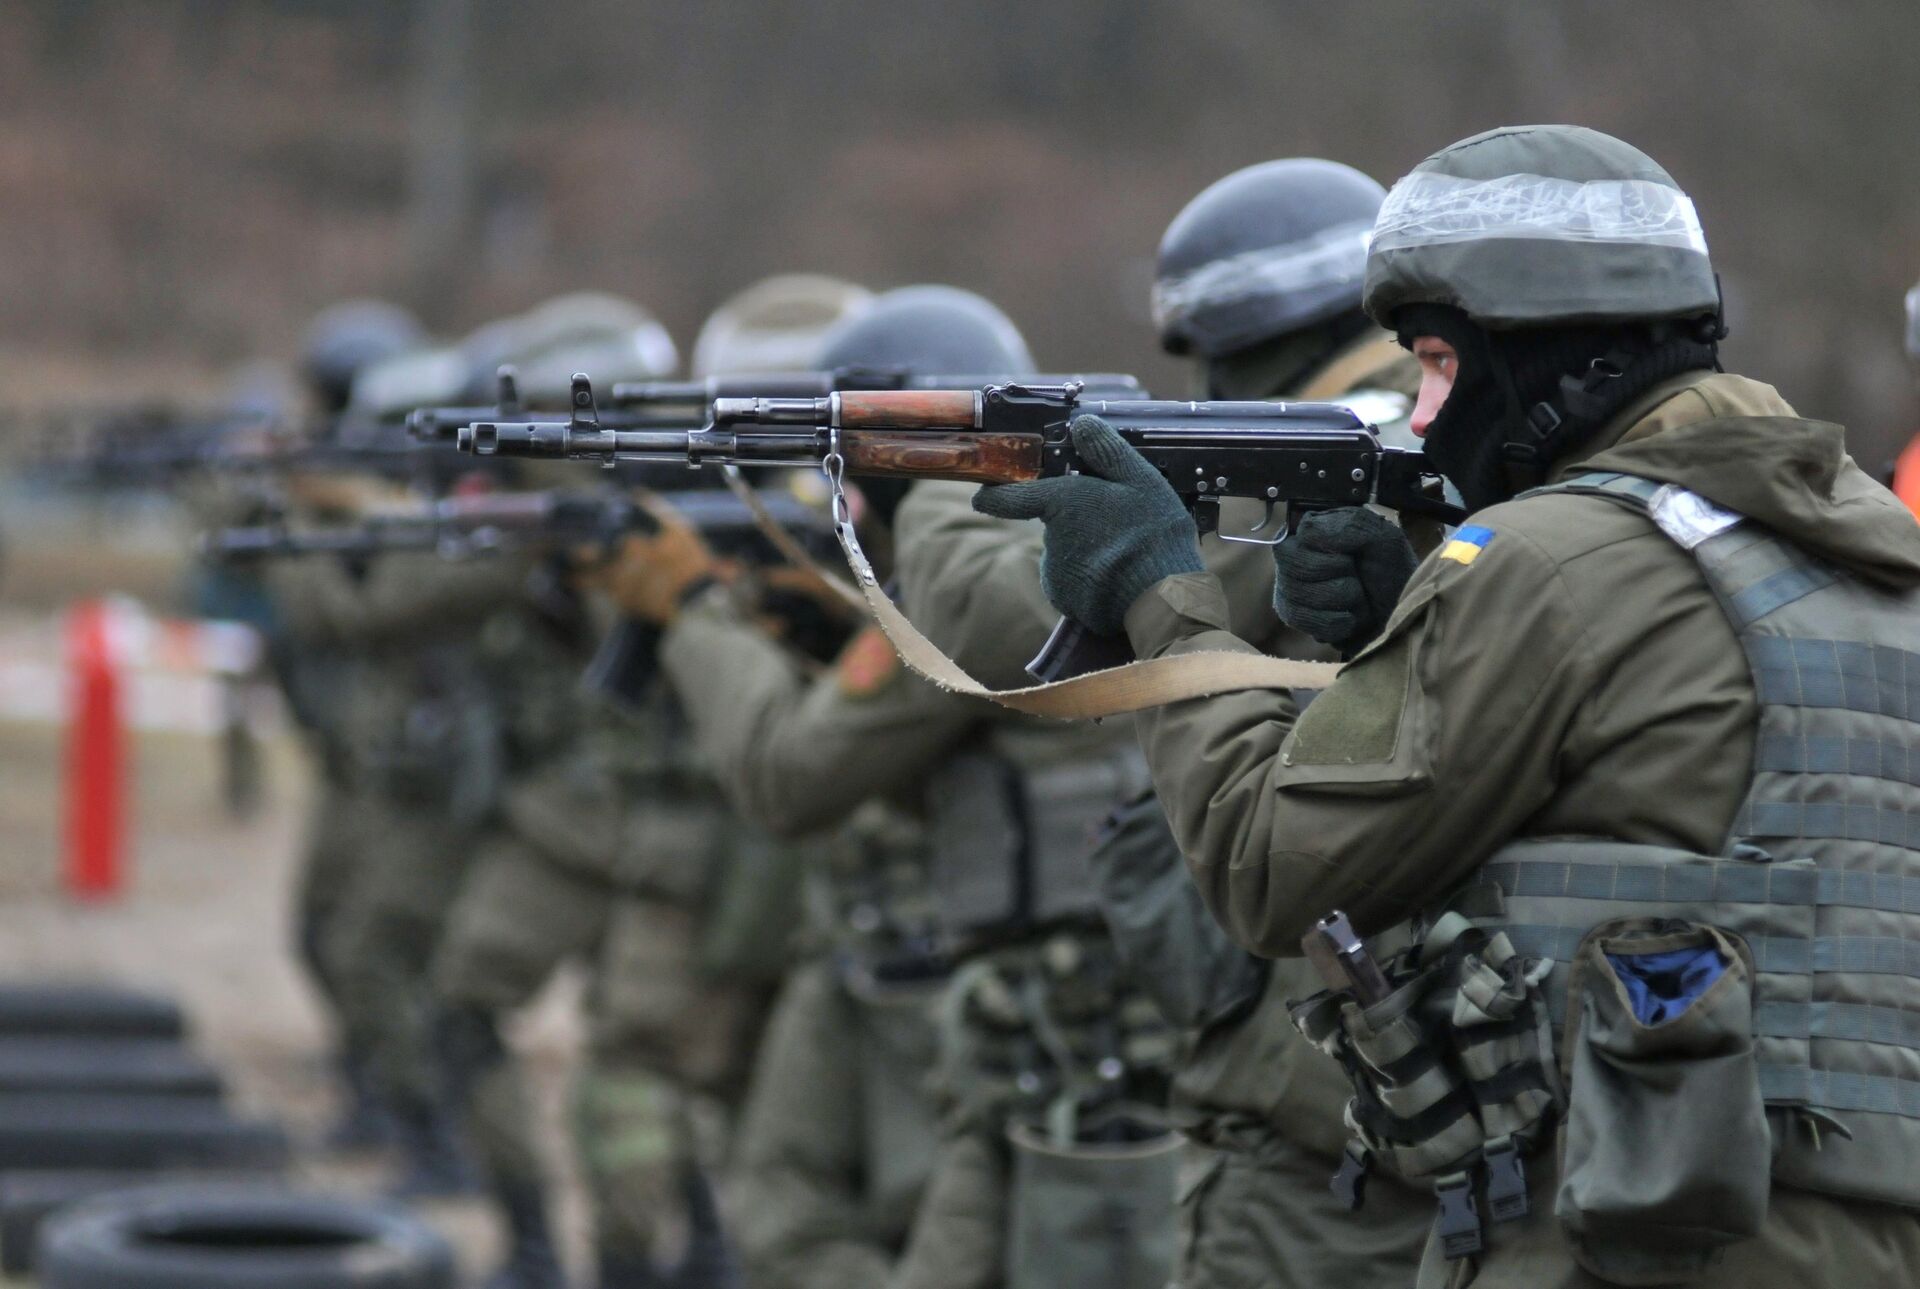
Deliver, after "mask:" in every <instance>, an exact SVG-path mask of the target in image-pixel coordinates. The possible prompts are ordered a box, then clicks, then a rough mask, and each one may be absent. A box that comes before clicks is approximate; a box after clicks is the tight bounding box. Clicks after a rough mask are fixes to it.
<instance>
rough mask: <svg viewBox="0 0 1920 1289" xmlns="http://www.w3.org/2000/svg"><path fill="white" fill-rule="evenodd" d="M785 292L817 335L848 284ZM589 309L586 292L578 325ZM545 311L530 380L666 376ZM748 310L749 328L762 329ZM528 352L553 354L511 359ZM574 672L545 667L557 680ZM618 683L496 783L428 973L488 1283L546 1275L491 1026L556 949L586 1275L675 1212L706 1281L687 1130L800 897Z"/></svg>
mask: <svg viewBox="0 0 1920 1289" xmlns="http://www.w3.org/2000/svg"><path fill="white" fill-rule="evenodd" d="M798 286H799V289H798V290H794V291H787V292H785V293H784V294H782V295H781V296H780V299H779V303H780V305H781V309H780V311H779V312H778V313H777V315H776V316H775V318H774V319H773V321H775V322H778V323H781V324H782V325H787V326H795V327H800V326H811V327H812V328H813V329H814V330H815V332H816V333H817V331H818V330H819V329H820V327H822V326H824V325H826V323H828V322H830V321H831V320H832V319H833V318H834V317H837V316H838V315H839V312H840V311H841V310H842V309H844V308H846V307H848V305H849V303H853V302H857V301H858V300H859V298H860V297H859V294H858V293H857V292H854V291H852V290H851V289H849V288H846V287H845V286H844V285H843V284H838V283H832V282H831V281H828V280H823V279H813V280H809V281H808V282H805V283H801V284H798ZM809 301H811V310H812V312H811V314H809V313H808V308H807V306H808V304H809ZM574 303H575V305H576V306H577V305H578V304H579V303H580V301H579V300H578V298H575V301H574ZM749 303H751V302H749ZM607 312H608V310H607V307H606V305H605V304H604V303H599V304H596V306H595V309H594V310H593V311H592V312H591V315H590V317H589V318H588V321H594V320H596V319H599V318H602V317H604V316H605V315H606V314H607ZM748 312H749V313H750V312H751V310H748ZM547 314H548V318H547V321H546V324H545V325H543V326H540V327H537V328H534V330H535V331H536V333H537V334H536V335H533V336H527V335H523V336H522V337H521V345H520V349H519V352H518V353H517V355H516V367H517V369H518V370H519V371H520V373H521V382H522V388H523V389H524V390H527V391H528V393H529V394H530V395H531V396H534V397H538V396H539V395H540V393H541V392H542V391H543V390H544V389H545V388H546V387H547V386H548V385H550V384H551V385H560V386H561V387H564V385H563V382H564V381H565V379H566V378H567V375H568V374H570V372H571V371H573V370H588V371H591V372H593V373H594V374H595V376H596V377H597V378H600V379H604V380H609V381H612V380H623V379H639V378H642V377H648V376H652V377H657V376H659V375H662V374H664V372H663V371H661V370H659V369H658V368H657V367H653V369H651V370H648V371H644V372H642V371H637V370H634V369H633V366H632V360H631V359H630V358H629V359H627V360H625V361H626V363H627V365H626V366H619V365H617V364H618V362H619V361H620V354H621V353H622V352H628V351H631V352H643V351H644V346H639V345H634V346H631V347H622V346H618V345H613V344H606V345H603V346H602V348H603V349H604V350H605V352H603V353H600V354H597V355H596V354H595V353H594V351H593V349H592V348H588V349H586V350H585V351H582V350H581V349H579V348H578V347H577V346H578V345H579V343H580V341H581V340H582V339H583V338H585V337H586V335H587V331H586V330H584V329H583V328H582V326H580V325H578V323H577V321H574V320H571V319H569V318H567V317H566V316H564V315H562V314H561V313H560V311H559V310H557V309H555V308H553V307H551V306H550V307H549V309H548V310H547ZM747 321H750V322H751V321H754V319H752V318H749V319H747ZM758 321H759V323H760V326H759V333H760V334H761V335H762V336H763V337H764V336H766V335H769V334H771V333H772V332H773V330H774V328H773V327H772V326H769V325H768V320H767V319H766V318H765V317H761V318H760V319H758ZM631 325H632V324H631V322H629V323H628V327H629V329H631ZM562 340H570V341H571V343H572V344H573V345H575V346H576V347H575V348H572V349H568V348H566V347H564V345H563V344H562V343H561V342H562ZM529 351H534V352H536V353H543V354H550V355H551V357H550V358H548V357H536V358H535V360H534V361H531V362H529V361H528V355H529ZM649 366H650V367H651V366H652V364H649ZM588 580H589V581H591V578H589V579H588ZM577 670H578V669H577V667H574V668H566V667H562V668H560V669H558V670H551V671H549V673H548V674H551V675H556V676H559V677H561V678H563V679H564V681H565V683H566V684H567V685H568V686H569V687H571V686H572V684H573V682H574V678H575V676H576V674H577ZM618 679H620V680H622V681H623V682H628V681H637V691H636V692H634V693H633V695H632V696H630V697H628V698H619V697H617V696H615V695H613V694H609V693H605V692H600V693H590V694H582V695H579V696H577V700H576V706H574V707H572V708H571V709H570V710H569V718H570V720H571V721H572V722H574V724H573V726H572V728H570V729H569V730H568V731H567V733H566V735H565V736H564V737H563V738H562V739H560V740H559V742H558V743H557V744H556V745H555V747H554V749H553V750H552V752H550V753H549V754H548V755H546V756H544V757H542V758H540V760H539V762H538V764H537V765H536V764H533V763H531V762H530V763H529V766H528V770H529V772H528V773H526V774H522V775H518V776H516V777H515V778H514V779H513V781H512V782H510V783H509V784H508V786H507V788H506V790H505V792H504V793H503V796H502V802H501V810H500V814H499V820H498V823H497V824H496V826H494V827H492V828H489V829H488V830H487V832H486V834H485V835H484V836H483V837H482V838H481V840H480V842H479V845H478V847H477V849H476V852H475V854H474V857H473V859H472V861H471V867H470V868H469V870H468V872H467V873H466V875H465V877H464V879H463V881H462V883H461V885H460V889H459V893H458V895H457V897H455V898H454V900H453V904H452V908H451V910H450V912H449V914H448V918H447V926H446V930H445V932H444V934H443V935H442V937H441V939H440V942H439V944H438V946H437V948H436V951H435V954H434V959H433V963H432V968H431V972H432V985H433V993H434V996H435V999H436V1001H437V1003H438V1005H439V1009H440V1012H439V1017H438V1022H437V1026H436V1029H437V1041H438V1047H437V1050H438V1054H439V1057H440V1060H441V1064H442V1068H443V1070H444V1073H445V1075H446V1077H447V1079H448V1081H449V1085H450V1087H451V1088H452V1089H453V1096H454V1100H455V1103H456V1104H457V1105H459V1106H460V1107H461V1108H462V1110H463V1111H464V1113H465V1116H466V1117H467V1119H468V1121H469V1122H470V1124H471V1125H472V1130H473V1133H474V1137H475V1140H476V1143H477V1144H478V1145H479V1147H480V1150H481V1154H482V1156H483V1162H484V1163H485V1164H486V1166H487V1170H488V1173H489V1175H490V1177H491V1178H492V1181H493V1184H494V1186H495V1188H496V1191H497V1192H498V1193H499V1194H500V1196H501V1198H502V1201H503V1203H504V1205H505V1207H506V1211H507V1213H508V1216H509V1219H510V1221H511V1223H512V1224H513V1227H514V1229H515V1231H516V1233H517V1236H518V1238H517V1239H516V1242H515V1250H514V1253H513V1254H512V1255H511V1256H510V1260H509V1266H508V1269H507V1273H506V1276H505V1277H503V1281H502V1283H513V1284H534V1283H545V1282H547V1281H548V1280H550V1279H552V1278H553V1277H555V1276H556V1275H557V1271H556V1270H555V1269H554V1268H553V1267H552V1266H550V1265H547V1264H546V1263H545V1262H544V1261H543V1260H544V1259H547V1258H549V1257H550V1253H551V1248H550V1241H548V1240H547V1239H546V1237H545V1216H544V1214H545V1208H546V1204H545V1194H546V1189H547V1188H546V1186H545V1184H544V1176H543V1174H544V1170H543V1169H542V1168H541V1166H540V1163H539V1161H538V1160H537V1159H536V1158H534V1157H533V1156H532V1155H531V1154H530V1153H529V1152H528V1142H527V1140H526V1138H525V1136H524V1133H523V1132H521V1131H520V1125H521V1124H522V1123H523V1122H524V1120H525V1116H526V1114H527V1109H526V1096H525V1092H524V1090H523V1089H522V1087H521V1086H520V1085H521V1078H520V1072H519V1068H518V1065H517V1063H515V1062H513V1061H512V1060H510V1059H508V1055H507V1052H506V1049H505V1047H504V1045H503V1044H502V1042H501V1040H500V1035H499V1024H500V1021H501V1019H502V1018H503V1017H505V1016H507V1015H509V1014H511V1013H512V1012H513V1011H515V1010H517V1009H518V1008H520V1007H521V1006H523V1005H524V1004H525V1003H526V1002H527V1001H528V1000H529V999H531V998H532V997H533V995H534V994H535V993H536V992H537V991H538V990H539V989H540V987H541V986H542V985H543V984H545V983H546V981H547V980H548V979H549V978H550V977H551V976H552V974H553V972H554V971H555V969H556V968H557V967H558V966H560V965H561V964H562V963H563V962H566V961H569V960H573V961H577V962H580V963H582V964H583V965H585V967H586V968H587V970H588V974H589V981H588V993H587V998H586V1012H587V1021H588V1051H587V1053H586V1057H585V1060H584V1062H583V1065H582V1068H581V1070H580V1071H579V1074H578V1077H577V1079H576V1083H575V1088H574V1121H575V1125H576V1129H577V1131H576V1134H575V1137H576V1141H577V1144H578V1147H579V1155H580V1161H581V1164H582V1171H583V1173H584V1175H585V1178H586V1181H587V1183H588V1189H589V1192H590V1194H591V1196H592V1198H593V1207H594V1233H595V1248H596V1258H597V1262H598V1272H599V1283H600V1284H601V1285H602V1286H603V1289H626V1287H627V1286H633V1287H635V1289H638V1287H640V1286H645V1285H650V1284H653V1283H655V1282H656V1281H657V1280H658V1279H659V1278H660V1277H661V1276H663V1275H664V1274H666V1273H665V1272H664V1271H663V1270H661V1269H660V1268H658V1267H657V1266H656V1255H657V1250H658V1246H659V1244H660V1240H659V1234H660V1232H661V1231H662V1230H663V1229H671V1228H673V1227H674V1226H676V1225H684V1226H686V1227H687V1229H688V1247H687V1250H686V1253H685V1255H684V1257H683V1258H682V1260H681V1263H680V1265H679V1266H678V1268H677V1269H675V1271H674V1273H673V1277H674V1281H675V1283H677V1284H682V1285H686V1286H689V1287H690V1289H691V1287H692V1286H698V1285H705V1284H713V1283H722V1282H724V1279H725V1276H726V1274H727V1272H726V1268H725V1265H724V1254H723V1250H722V1248H721V1243H720V1236H719V1231H718V1226H717V1220H716V1215H715V1213H714V1212H713V1201H712V1198H711V1195H710V1193H709V1188H708V1184H707V1182H706V1179H705V1176H704V1173H703V1169H702V1159H701V1154H702V1152H701V1151H700V1150H699V1149H698V1147H699V1145H700V1143H699V1142H697V1141H696V1136H697V1135H698V1134H697V1133H696V1131H695V1129H696V1127H697V1126H700V1125H702V1124H704V1123H707V1122H712V1121H719V1122H721V1123H724V1121H725V1119H726V1118H727V1117H728V1116H729V1115H730V1114H731V1111H732V1108H733V1107H734V1106H735V1105H736V1104H737V1103H738V1100H739V1097H740V1095H741V1091H742V1088H743V1086H744V1082H745V1075H746V1071H747V1068H748V1062H749V1061H750V1059H751V1054H752V1052H753V1050H754V1046H755V1042H756V1039H757V1036H758V1034H759V1031H760V1028H761V1024H762V1021H763V1019H764V1015H765V1009H766V1004H767V993H768V989H769V986H770V984H771V982H772V981H773V980H775V979H777V976H778V973H779V971H780V969H781V967H782V966H783V965H784V962H785V953H784V947H785V941H786V938H787V936H788V934H789V932H790V930H791V927H792V924H793V920H794V915H795V913H796V912H797V907H798V906H797V902H796V899H795V895H794V890H795V887H794V879H793V876H792V874H793V873H794V872H795V871H797V870H796V867H795V861H794V857H793V856H792V855H791V854H789V853H787V851H786V850H785V849H783V848H777V847H773V846H772V845H770V844H769V843H768V842H767V841H766V839H765V838H763V837H760V836H758V835H756V834H753V833H752V832H751V831H750V830H748V829H746V828H744V827H742V826H741V825H740V824H738V823H737V822H736V821H734V820H732V819H731V818H730V817H729V813H728V812H727V810H726V808H725V805H724V802H723V801H722V799H721V798H720V796H719V794H718V792H717V790H716V789H715V787H714V785H713V782H712V780H711V778H710V777H709V776H708V775H707V774H706V772H705V771H704V770H703V768H702V767H701V766H700V765H699V764H698V762H697V761H696V759H695V758H694V756H693V755H692V747H691V744H690V742H689V740H688V738H687V737H686V733H685V724H684V719H683V718H682V717H681V715H680V713H679V711H678V709H677V707H676V705H675V703H674V701H673V698H672V694H671V692H670V691H669V690H668V689H667V688H666V687H665V686H664V685H662V684H659V683H654V682H652V681H651V680H650V679H649V678H648V677H644V676H641V677H637V678H633V677H626V678H618ZM618 687H619V688H620V689H622V690H623V692H624V691H626V690H627V689H628V688H629V686H628V684H626V683H622V684H621V685H620V686H618ZM675 1213H679V1214H681V1216H682V1217H683V1218H684V1219H685V1220H684V1222H676V1220H675V1218H674V1216H673V1215H674V1214H675ZM506 1277H518V1278H517V1279H511V1280H509V1279H508V1278H506ZM543 1277H544V1279H543Z"/></svg>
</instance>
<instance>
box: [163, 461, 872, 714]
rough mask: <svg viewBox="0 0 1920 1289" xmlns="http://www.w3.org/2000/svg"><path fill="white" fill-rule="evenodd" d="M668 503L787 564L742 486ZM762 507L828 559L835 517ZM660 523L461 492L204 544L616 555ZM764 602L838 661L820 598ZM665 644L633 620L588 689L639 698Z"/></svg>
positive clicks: (784, 504)
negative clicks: (347, 519) (333, 523)
mask: <svg viewBox="0 0 1920 1289" xmlns="http://www.w3.org/2000/svg"><path fill="white" fill-rule="evenodd" d="M659 501H660V502H661V503H663V504H665V505H666V506H668V507H670V508H671V509H672V510H673V511H674V512H675V513H677V514H678V515H679V516H680V517H681V518H682V519H684V520H685V521H686V522H687V523H689V524H691V525H692V526H693V527H694V528H696V529H698V530H699V531H700V533H701V535H702V536H703V537H704V538H705V539H706V541H707V544H708V545H709V546H711V547H712V548H713V549H714V550H715V551H716V552H717V553H719V554H721V555H725V556H729V557H732V558H736V559H740V560H743V561H744V562H747V563H752V564H770V563H777V562H778V561H779V556H778V554H777V553H776V552H774V551H773V550H772V548H771V545H770V543H769V542H768V541H767V539H766V537H765V536H764V534H763V533H762V532H761V530H760V527H759V521H758V519H757V517H756V516H755V515H754V513H753V512H752V511H751V510H750V509H748V507H747V505H746V503H745V502H743V501H741V500H740V499H739V498H738V497H736V496H734V494H733V493H731V492H726V491H721V490H704V491H694V490H685V491H679V492H672V493H666V494H662V495H660V497H659ZM760 502H761V504H762V505H764V506H765V507H766V509H767V511H768V513H769V514H770V515H771V516H772V517H773V518H774V519H775V520H776V521H777V522H778V523H779V524H780V525H781V526H782V527H783V528H785V529H786V530H787V532H788V533H790V534H793V535H794V536H795V537H796V539H797V540H799V541H800V542H801V544H802V546H803V547H805V548H807V549H808V550H809V553H811V554H813V555H816V556H818V555H821V554H823V553H824V552H825V551H826V549H827V548H828V547H829V546H830V545H831V544H832V537H831V534H830V531H829V529H828V527H827V524H826V520H825V517H824V516H823V515H821V514H820V513H819V512H818V511H817V510H814V509H812V508H810V507H808V506H807V505H805V504H804V503H803V502H801V501H800V500H799V499H798V498H797V497H792V496H788V495H785V494H781V493H770V494H767V495H765V496H763V497H761V498H760ZM658 529H659V520H658V518H657V517H656V516H655V514H654V512H653V511H652V510H651V509H649V508H648V507H647V506H645V505H642V504H641V503H639V502H637V501H635V500H634V499H633V498H632V497H630V496H628V495H626V494H623V493H617V492H607V493H586V494H581V493H565V492H522V493H511V492H503V493H492V494H483V495H480V496H472V497H451V498H447V499H445V500H442V501H436V502H432V503H427V504H423V505H421V506H420V507H419V508H417V509H413V510H405V511H393V512H386V513H381V514H377V515H372V516H368V517H366V518H364V519H363V520H362V521H361V522H360V523H358V524H353V525H344V526H339V527H327V528H307V529H295V528H289V527H287V526H286V525H282V524H267V525H258V526H254V527H245V528H224V529H219V530H216V531H214V532H211V533H209V534H207V535H206V536H205V537H203V538H202V540H201V550H202V552H203V553H204V554H206V555H208V556H209V557H212V558H217V559H224V560H228V561H239V560H247V559H260V558H288V557H300V556H312V555H333V556H336V557H339V558H343V559H347V560H349V561H353V560H364V559H367V558H369V557H371V556H373V555H376V554H379V553H382V552H388V551H433V552H435V553H437V554H439V555H441V556H443V557H449V558H454V557H464V556H470V555H483V554H487V553H492V552H498V551H504V550H509V549H513V550H527V549H541V550H550V551H553V552H554V553H555V554H556V555H559V556H562V557H570V556H571V555H572V554H573V552H575V551H577V550H578V549H580V548H581V547H592V548H595V549H596V550H598V551H601V552H604V554H605V555H607V556H612V555H613V554H614V553H615V551H616V550H617V549H618V545H619V541H620V539H621V538H622V537H624V536H625V535H627V534H629V533H649V532H656V531H658ZM762 599H763V601H764V602H765V603H764V607H765V608H766V609H767V610H768V611H769V612H770V613H771V614H772V615H773V616H775V617H778V618H779V619H780V620H782V621H783V622H784V623H786V628H787V633H788V635H789V637H790V639H791V640H792V642H793V643H794V644H795V645H796V647H798V648H801V649H802V650H805V651H807V652H810V653H813V654H814V655H816V656H818V657H820V658H823V659H824V658H826V657H831V656H832V653H833V651H834V649H835V648H837V646H838V636H839V634H840V631H839V625H838V624H837V623H836V622H834V621H830V620H829V616H830V615H825V614H823V613H822V611H821V608H820V605H819V604H818V603H817V602H816V601H814V600H812V599H811V598H810V597H807V596H805V595H800V594H795V593H790V592H782V591H779V590H768V591H764V592H763V594H762ZM658 650H659V632H658V630H657V629H656V628H654V627H653V626H652V625H650V624H648V623H645V622H639V621H635V620H632V619H628V620H624V621H622V622H620V623H618V624H616V625H615V627H614V628H613V630H612V631H611V632H609V633H608V635H607V637H606V638H605V639H604V640H603V641H602V642H601V644H600V648H599V650H598V652H597V653H596V654H595V655H594V658H593V661H592V662H591V663H589V664H588V667H587V672H586V677H585V684H586V685H587V686H588V687H589V688H591V689H594V690H597V691H600V692H602V693H606V694H609V695H611V696H613V697H615V698H619V699H621V700H623V701H626V702H635V701H638V698H639V696H640V694H641V693H642V692H643V691H644V689H645V686H646V684H647V681H648V679H649V678H650V677H651V676H652V674H653V672H654V669H655V659H656V656H657V654H658Z"/></svg>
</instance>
